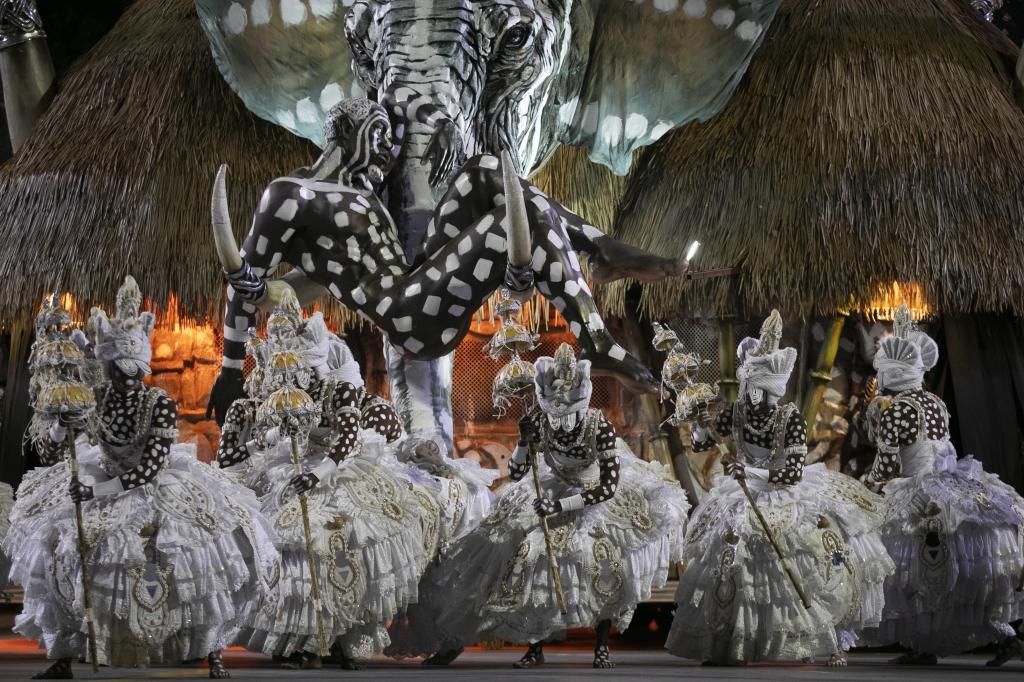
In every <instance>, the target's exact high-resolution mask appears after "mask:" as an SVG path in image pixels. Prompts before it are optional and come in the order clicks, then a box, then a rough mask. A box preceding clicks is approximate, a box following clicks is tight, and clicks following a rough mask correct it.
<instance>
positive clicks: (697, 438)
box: [691, 426, 708, 443]
mask: <svg viewBox="0 0 1024 682" xmlns="http://www.w3.org/2000/svg"><path fill="white" fill-rule="evenodd" d="M691 433H692V434H693V442H694V443H703V442H704V441H705V440H707V437H708V431H707V429H705V428H704V427H703V426H694V427H693V430H692V431H691Z"/></svg>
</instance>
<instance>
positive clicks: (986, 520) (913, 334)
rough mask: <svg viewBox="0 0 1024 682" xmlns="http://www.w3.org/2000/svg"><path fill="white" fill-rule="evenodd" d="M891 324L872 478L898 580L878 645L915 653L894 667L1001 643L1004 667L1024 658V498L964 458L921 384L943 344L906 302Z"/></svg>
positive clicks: (892, 582) (875, 636)
mask: <svg viewBox="0 0 1024 682" xmlns="http://www.w3.org/2000/svg"><path fill="white" fill-rule="evenodd" d="M893 327H894V330H893V334H892V335H891V336H886V337H884V338H883V339H882V340H881V341H880V345H879V348H878V351H877V352H876V353H875V357H874V365H875V369H876V370H877V371H878V389H879V391H880V395H879V397H878V398H876V399H875V401H874V402H873V403H872V405H871V408H870V409H869V411H868V420H869V432H870V433H871V435H872V436H873V438H874V440H875V442H876V443H877V446H878V456H877V458H876V460H875V464H874V467H873V468H872V471H871V473H870V474H869V475H868V481H869V484H873V485H876V486H879V487H882V486H884V492H885V500H886V506H887V512H886V518H885V525H884V526H883V527H882V534H883V535H882V538H883V540H884V541H885V545H886V547H887V548H888V549H889V553H890V554H891V555H892V557H893V559H894V560H895V561H896V573H895V574H894V575H893V576H892V577H891V578H890V579H889V580H888V581H887V582H886V594H885V615H884V619H883V620H882V623H881V625H880V627H879V628H878V630H877V631H874V632H872V633H870V637H869V639H870V640H871V641H872V642H877V643H879V644H890V643H892V642H899V643H900V644H902V645H903V646H906V647H909V648H910V649H911V651H910V653H908V654H906V655H904V656H901V657H900V658H898V659H896V661H897V662H900V663H910V664H914V665H919V664H926V663H935V662H936V656H943V655H949V654H955V653H959V652H962V651H966V650H968V649H973V648H975V647H978V646H983V645H985V644H988V643H990V642H995V641H999V640H1002V646H1001V648H1000V652H999V655H998V656H997V657H996V659H994V660H993V661H992V663H993V664H996V665H999V664H1002V663H1004V662H1006V661H1007V660H1009V659H1010V658H1011V657H1013V656H1016V655H1021V654H1022V653H1024V645H1022V643H1021V639H1020V635H1019V634H1018V633H1016V632H1015V631H1014V628H1013V627H1012V626H1011V624H1012V623H1014V621H1018V622H1019V619H1020V618H1022V617H1024V592H1022V591H1021V584H1022V581H1024V568H1022V564H1021V556H1022V552H1024V549H1022V547H1021V543H1022V541H1024V499H1021V496H1020V495H1018V494H1017V492H1016V491H1015V490H1014V489H1013V488H1012V487H1010V486H1008V485H1006V484H1005V483H1003V482H1002V481H1000V480H999V477H998V476H996V475H994V474H990V473H987V472H986V471H985V470H984V469H983V468H982V466H981V462H979V461H977V460H975V459H974V458H973V457H965V458H963V459H961V460H957V454H956V450H955V449H954V448H953V445H952V444H951V443H950V440H949V413H948V412H947V411H946V406H945V404H944V403H943V402H942V399H941V398H939V397H938V396H937V395H935V394H934V393H931V392H929V391H927V390H925V389H924V387H923V381H924V374H925V372H927V371H928V370H929V369H931V368H932V367H934V366H935V363H936V362H937V361H938V356H939V350H938V346H937V345H936V344H935V341H933V340H932V339H931V338H930V337H929V336H928V335H927V334H925V333H924V332H921V331H917V330H915V329H914V327H913V321H912V319H911V317H910V311H909V309H908V308H907V307H906V306H905V305H904V306H901V307H900V309H899V310H898V311H897V313H896V319H895V322H894V325H893Z"/></svg>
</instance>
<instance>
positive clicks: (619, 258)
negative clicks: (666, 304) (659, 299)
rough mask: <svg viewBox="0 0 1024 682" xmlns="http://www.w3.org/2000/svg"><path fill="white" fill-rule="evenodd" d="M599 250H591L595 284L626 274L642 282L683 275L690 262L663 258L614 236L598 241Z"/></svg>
mask: <svg viewBox="0 0 1024 682" xmlns="http://www.w3.org/2000/svg"><path fill="white" fill-rule="evenodd" d="M594 247H595V249H596V251H594V252H592V253H590V261H589V264H590V276H591V278H592V279H593V280H594V284H607V283H609V282H614V281H615V280H619V279H623V278H625V277H633V278H635V279H638V280H640V281H641V282H656V281H658V280H660V279H665V278H666V277H679V276H681V275H684V274H685V273H686V270H687V269H688V268H689V264H688V263H687V262H686V261H685V260H681V259H676V258H662V257H661V256H655V255H654V254H653V253H648V252H647V251H644V250H643V249H638V248H636V247H635V246H630V245H629V244H626V243H624V242H620V241H619V240H617V239H613V238H611V237H598V238H597V239H595V240H594Z"/></svg>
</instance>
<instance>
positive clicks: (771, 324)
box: [736, 310, 796, 405]
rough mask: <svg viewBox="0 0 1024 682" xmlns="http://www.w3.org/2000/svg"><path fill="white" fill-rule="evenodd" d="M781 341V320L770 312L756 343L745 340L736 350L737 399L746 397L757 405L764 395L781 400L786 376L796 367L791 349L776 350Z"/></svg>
mask: <svg viewBox="0 0 1024 682" xmlns="http://www.w3.org/2000/svg"><path fill="white" fill-rule="evenodd" d="M781 340H782V316H781V315H779V311H778V310H773V311H772V312H771V314H770V315H769V316H768V318H767V319H766V320H765V321H764V324H762V325H761V336H760V338H758V339H754V338H751V337H747V338H745V339H743V340H742V341H741V342H740V344H739V346H738V347H737V349H736V359H737V360H738V361H739V363H740V366H739V368H738V369H737V370H736V378H737V379H739V380H740V398H741V399H742V398H743V397H745V396H748V395H749V396H750V402H752V403H753V404H755V405H757V404H759V403H760V402H761V401H762V400H763V399H764V396H765V394H768V395H769V396H772V397H774V398H781V397H782V396H784V395H785V394H786V384H788V383H789V375H790V374H792V373H793V366H794V365H796V349H795V348H779V344H780V342H781Z"/></svg>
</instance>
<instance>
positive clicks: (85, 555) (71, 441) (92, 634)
mask: <svg viewBox="0 0 1024 682" xmlns="http://www.w3.org/2000/svg"><path fill="white" fill-rule="evenodd" d="M66 442H67V448H68V462H69V463H70V464H71V480H73V481H74V482H75V483H76V487H77V483H78V455H77V453H76V452H75V434H74V431H73V430H72V429H70V428H69V429H67V436H66ZM75 526H76V528H77V530H78V542H77V543H76V544H77V545H78V563H79V564H80V565H81V569H82V604H83V605H84V606H85V627H86V631H87V633H88V636H89V641H88V647H89V660H90V662H91V663H92V671H93V672H94V673H96V672H99V665H98V664H97V663H96V624H95V622H94V621H93V617H92V593H91V592H90V590H89V569H88V561H89V547H88V545H86V542H85V522H84V521H83V520H82V503H81V502H77V501H76V502H75Z"/></svg>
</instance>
